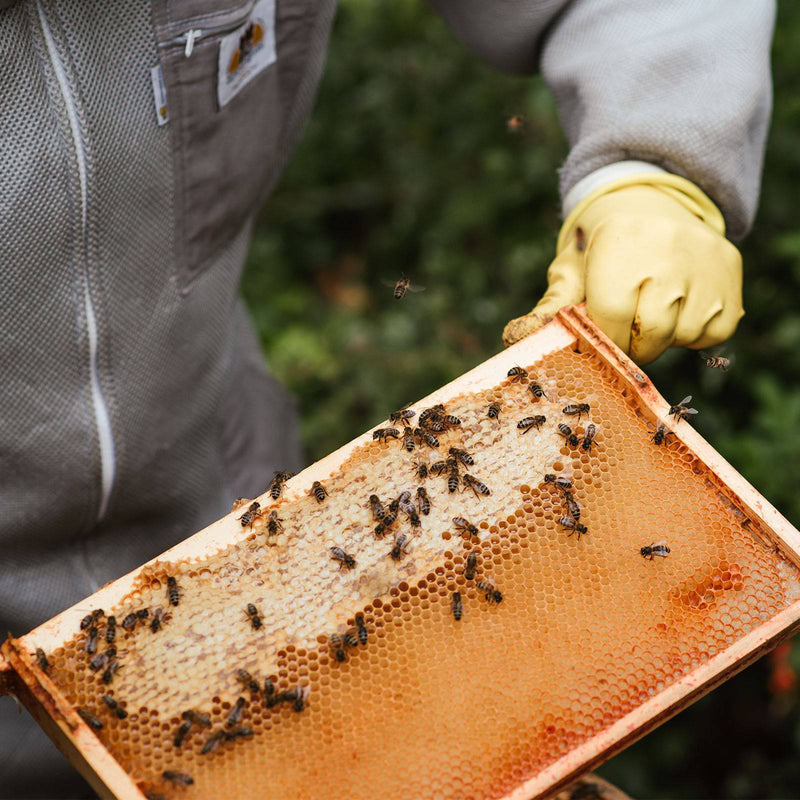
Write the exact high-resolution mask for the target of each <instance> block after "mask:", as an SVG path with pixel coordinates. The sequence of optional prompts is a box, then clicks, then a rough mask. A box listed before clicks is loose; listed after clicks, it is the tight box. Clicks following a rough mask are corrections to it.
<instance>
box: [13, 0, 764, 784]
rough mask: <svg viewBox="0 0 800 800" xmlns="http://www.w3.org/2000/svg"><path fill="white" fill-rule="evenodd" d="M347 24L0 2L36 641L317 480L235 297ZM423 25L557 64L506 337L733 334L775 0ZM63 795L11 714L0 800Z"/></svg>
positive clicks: (284, 15)
mask: <svg viewBox="0 0 800 800" xmlns="http://www.w3.org/2000/svg"><path fill="white" fill-rule="evenodd" d="M334 5H335V3H334V2H333V0H315V1H314V0H277V2H276V0H180V1H178V0H107V1H106V2H103V1H99V2H88V1H86V2H81V1H80V0H0V43H2V58H0V270H1V271H2V279H3V280H2V286H3V302H2V304H0V315H1V316H2V334H3V335H2V340H0V342H1V343H0V347H2V355H1V356H0V364H1V365H2V387H3V388H2V393H3V400H2V407H1V410H2V421H3V425H2V434H0V436H2V439H1V440H0V453H1V454H2V456H1V457H0V458H1V461H0V463H1V464H2V481H0V508H2V520H1V521H0V553H2V556H0V559H2V567H1V569H0V630H2V631H6V630H11V631H12V632H14V633H15V634H22V633H25V632H27V631H28V630H30V629H31V628H33V627H34V626H36V625H38V624H39V623H41V622H42V621H44V620H46V619H48V618H49V617H51V616H52V615H54V614H56V613H57V612H59V611H61V610H62V609H64V608H65V607H67V606H69V605H71V604H73V603H76V602H78V601H79V600H80V599H81V598H83V597H85V596H86V595H88V594H90V593H92V592H94V591H95V590H96V589H97V588H98V587H99V586H100V585H101V584H103V583H105V582H106V581H108V580H110V579H113V578H115V577H117V576H119V575H121V574H123V573H125V572H127V571H129V570H131V569H133V568H134V567H136V566H137V565H139V564H140V563H142V562H143V561H145V560H147V559H149V558H152V557H153V556H155V555H156V554H158V553H159V552H161V551H163V550H164V549H166V548H168V547H169V546H171V545H173V544H175V543H176V542H177V541H179V540H181V539H183V538H185V537H186V536H187V535H189V534H191V533H193V532H194V531H195V530H197V529H198V528H200V527H201V526H203V525H205V524H207V523H208V522H210V521H211V520H213V519H215V518H216V517H218V516H220V515H221V514H223V513H224V512H226V511H227V510H228V509H229V508H230V502H231V499H232V498H233V497H235V496H239V495H244V496H252V495H254V494H256V493H258V492H260V491H262V490H263V489H264V486H265V483H266V482H267V480H268V479H269V477H270V476H271V473H272V470H274V469H279V468H280V469H289V470H291V469H296V468H297V467H298V466H299V465H300V457H299V448H298V436H297V431H296V427H295V420H294V416H295V411H294V405H293V403H292V401H291V400H290V399H289V398H288V397H287V395H286V393H285V392H284V390H283V389H282V387H281V386H280V385H279V384H278V383H277V382H276V381H275V379H274V378H273V377H271V376H270V375H269V374H268V373H267V371H266V370H265V368H264V365H263V363H262V358H261V354H260V351H259V347H258V343H257V340H256V337H255V335H254V333H253V329H252V326H251V323H250V321H249V319H248V316H247V313H246V311H245V309H244V306H243V304H242V301H241V298H240V296H239V287H238V284H239V279H240V277H241V273H242V267H243V264H244V261H245V256H246V253H247V249H248V245H249V241H250V231H251V225H252V219H253V215H254V213H255V211H256V209H257V208H258V207H259V205H260V204H261V203H262V202H263V200H264V199H265V198H266V197H267V196H268V195H269V193H270V192H271V191H272V189H273V187H274V186H275V184H276V183H277V181H278V179H279V177H280V175H281V172H282V170H283V168H284V166H285V164H286V162H287V159H288V158H289V155H290V153H291V151H292V149H293V147H294V145H295V143H296V141H297V139H298V137H299V135H300V132H301V130H302V127H303V124H304V122H305V120H306V118H307V116H308V113H309V110H310V108H311V104H312V100H313V97H314V93H315V90H316V86H317V83H318V80H319V77H320V73H321V71H322V67H323V62H324V58H325V51H326V45H327V39H328V35H329V31H330V27H331V22H332V19H333V14H334ZM433 5H434V6H435V7H436V8H437V9H438V10H439V11H440V12H441V13H442V14H443V15H444V16H445V18H446V19H447V20H448V22H449V23H450V25H451V26H452V28H453V30H454V31H455V33H456V35H457V36H459V37H460V38H461V39H462V40H463V41H464V42H465V43H466V44H467V45H468V46H470V47H471V48H473V49H474V50H475V51H476V52H477V53H478V54H479V55H480V56H481V57H483V58H484V59H486V60H487V61H488V62H489V63H491V64H494V65H495V66H497V67H499V68H500V69H503V70H507V71H513V72H522V73H533V72H535V71H537V70H541V71H542V73H543V75H544V77H545V79H546V80H547V82H548V83H549V85H550V86H551V88H552V90H553V92H554V93H555V96H556V99H557V101H558V109H559V113H560V115H561V119H562V122H563V125H564V128H565V130H566V132H567V135H568V137H569V141H570V145H571V150H570V154H569V157H568V158H567V161H566V163H565V164H564V166H563V168H562V169H561V173H560V181H561V192H562V197H563V204H564V208H563V212H564V215H565V218H566V221H565V225H564V228H563V229H562V231H561V235H560V236H559V238H558V244H557V256H556V258H555V261H554V262H553V264H552V266H551V268H550V272H549V283H550V286H549V289H548V291H547V294H546V295H545V297H544V298H543V299H542V301H541V302H540V303H539V305H538V306H536V308H535V309H534V311H533V312H532V313H531V314H530V315H527V316H525V317H523V318H520V319H518V320H515V321H513V322H511V323H510V324H509V326H508V327H507V328H506V331H505V335H504V336H505V340H506V342H512V341H515V340H516V339H518V338H520V337H521V336H523V335H526V334H527V333H528V332H530V331H531V330H533V329H534V328H535V327H537V326H538V325H540V324H541V323H542V322H543V321H545V320H547V319H548V318H550V317H551V316H552V314H553V313H554V312H555V310H556V309H557V308H558V307H560V306H561V305H563V304H565V303H572V302H579V301H582V300H583V299H586V301H587V304H588V312H589V315H590V316H591V317H592V318H593V319H594V320H595V321H596V322H597V323H598V324H599V325H600V326H601V327H602V328H603V329H604V330H605V331H606V332H607V333H608V334H609V335H610V336H611V337H612V338H613V339H614V341H615V342H616V343H617V344H618V345H619V346H620V347H622V348H624V349H625V350H627V351H629V352H630V353H631V354H632V355H633V356H634V357H635V358H637V359H638V360H640V361H642V362H645V361H648V360H650V359H652V358H655V357H656V356H657V355H658V354H659V353H660V352H661V351H662V350H664V349H665V348H666V347H669V346H671V345H687V346H692V347H698V346H707V345H711V344H714V343H715V342H718V341H721V340H724V339H725V338H727V337H728V336H729V335H730V334H731V333H732V332H733V330H734V328H735V326H736V323H737V321H738V319H739V317H740V316H741V314H742V308H741V262H740V257H739V254H738V252H737V250H736V249H735V247H734V246H733V245H732V244H731V243H730V239H733V240H736V239H738V238H740V237H742V236H743V235H744V234H745V233H746V231H747V229H748V227H749V226H750V224H751V222H752V219H753V214H754V211H755V207H756V200H757V196H758V188H759V175H760V171H761V164H762V154H763V147H764V139H765V134H766V130H767V125H768V119H769V112H770V98H771V90H770V76H769V43H770V37H771V31H772V26H773V18H774V7H773V2H772V0H702V2H698V0H668V1H667V2H662V3H644V2H638V1H637V0H572V2H567V0H524V1H523V0H502V2H486V0H434V1H433ZM419 79H420V80H424V79H425V78H424V75H423V76H421V77H420V78H419ZM463 91H464V92H467V93H468V92H469V91H470V87H469V86H464V87H463ZM536 189H537V187H535V186H532V187H531V192H535V191H536ZM579 230H580V233H579V232H578V231H579ZM579 245H580V246H579ZM518 291H519V292H520V293H521V294H522V293H524V292H525V291H526V287H524V286H520V287H519V288H518ZM531 300H532V301H533V298H531ZM73 775H74V773H73V772H72V770H71V768H70V767H69V766H68V765H67V762H66V760H64V759H63V758H61V757H60V756H58V755H57V754H56V752H55V750H54V748H52V746H50V745H49V744H48V743H47V742H46V741H45V740H44V736H43V734H42V733H41V732H40V731H39V730H38V728H37V727H36V726H35V725H34V723H33V722H32V721H31V720H30V719H29V717H28V716H27V715H23V716H18V715H17V713H16V710H15V708H14V705H13V703H12V702H11V701H10V700H9V699H8V698H5V699H3V700H2V701H0V797H53V796H58V797H73V796H86V792H87V790H86V789H85V787H84V788H81V786H82V784H80V783H77V782H76V781H75V780H73Z"/></svg>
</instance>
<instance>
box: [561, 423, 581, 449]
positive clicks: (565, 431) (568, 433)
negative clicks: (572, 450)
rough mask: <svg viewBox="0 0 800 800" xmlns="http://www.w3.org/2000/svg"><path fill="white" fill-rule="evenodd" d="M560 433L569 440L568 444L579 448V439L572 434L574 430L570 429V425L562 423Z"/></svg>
mask: <svg viewBox="0 0 800 800" xmlns="http://www.w3.org/2000/svg"><path fill="white" fill-rule="evenodd" d="M558 432H559V433H560V434H561V435H562V436H563V437H564V438H565V439H566V440H567V444H568V445H569V446H570V447H577V446H578V437H577V435H576V434H574V433H573V432H572V428H570V426H569V425H565V424H564V423H563V422H560V423H559V425H558Z"/></svg>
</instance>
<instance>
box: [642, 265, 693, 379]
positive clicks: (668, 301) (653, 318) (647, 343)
mask: <svg viewBox="0 0 800 800" xmlns="http://www.w3.org/2000/svg"><path fill="white" fill-rule="evenodd" d="M682 306H683V297H682V296H681V294H680V293H673V294H672V296H670V294H669V293H668V289H667V287H665V286H663V285H662V284H661V282H660V281H658V280H656V279H654V278H649V279H648V280H646V281H644V283H642V285H641V287H640V288H639V300H638V302H637V304H636V312H635V313H634V317H633V323H632V324H631V341H630V349H629V355H630V357H631V358H632V359H633V360H634V361H635V362H636V363H637V364H649V363H650V362H651V361H655V359H657V358H658V357H659V356H660V355H661V354H662V353H663V352H664V351H665V350H666V349H667V348H668V347H669V346H670V345H671V344H672V343H673V340H674V338H675V326H676V325H677V322H678V318H679V316H680V313H681V308H682Z"/></svg>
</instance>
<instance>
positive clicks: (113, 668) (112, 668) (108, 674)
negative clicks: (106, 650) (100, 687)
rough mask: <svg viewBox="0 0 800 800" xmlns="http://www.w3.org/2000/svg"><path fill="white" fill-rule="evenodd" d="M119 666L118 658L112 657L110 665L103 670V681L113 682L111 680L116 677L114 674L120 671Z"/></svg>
mask: <svg viewBox="0 0 800 800" xmlns="http://www.w3.org/2000/svg"><path fill="white" fill-rule="evenodd" d="M119 666H120V665H119V661H117V659H116V658H112V659H111V660H110V661H109V662H108V666H107V667H106V669H105V671H104V672H103V683H111V681H112V680H113V679H114V676H115V675H116V674H117V672H118V671H119Z"/></svg>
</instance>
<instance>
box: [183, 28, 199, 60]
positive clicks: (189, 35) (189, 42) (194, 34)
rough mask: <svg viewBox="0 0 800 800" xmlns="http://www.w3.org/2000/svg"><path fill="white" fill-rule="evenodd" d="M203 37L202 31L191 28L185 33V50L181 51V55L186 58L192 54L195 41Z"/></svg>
mask: <svg viewBox="0 0 800 800" xmlns="http://www.w3.org/2000/svg"><path fill="white" fill-rule="evenodd" d="M202 35H203V31H202V30H200V28H193V29H192V30H189V31H187V32H186V34H185V36H186V48H185V49H184V51H183V54H184V55H185V56H186V58H189V56H190V55H191V54H192V53H193V52H194V43H195V40H196V39H199V38H200V37H201V36H202Z"/></svg>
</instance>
